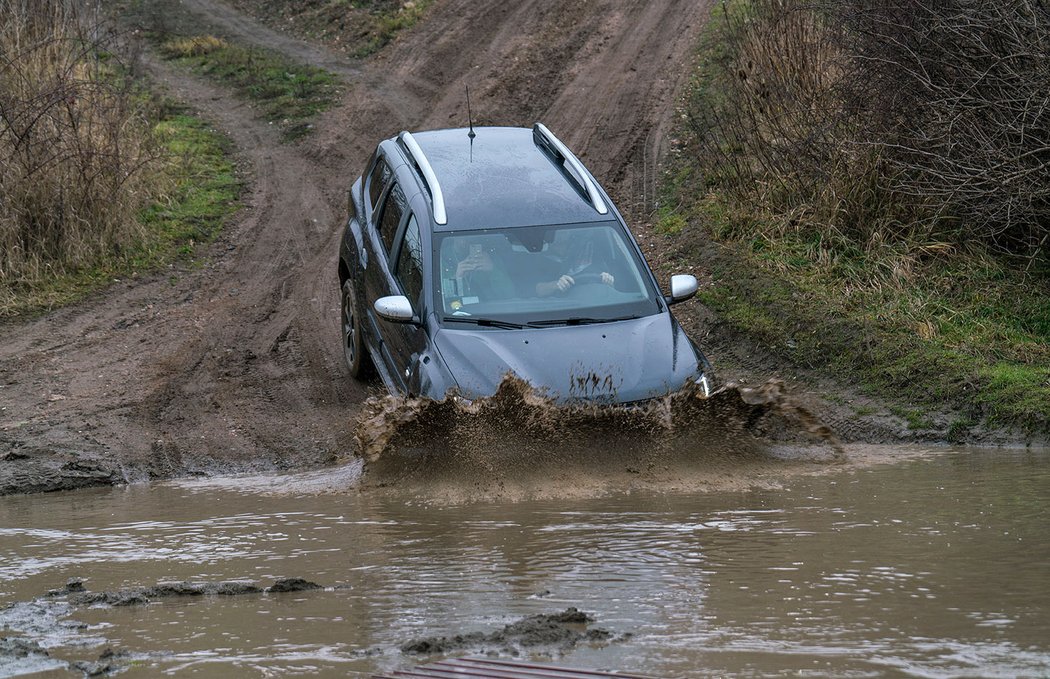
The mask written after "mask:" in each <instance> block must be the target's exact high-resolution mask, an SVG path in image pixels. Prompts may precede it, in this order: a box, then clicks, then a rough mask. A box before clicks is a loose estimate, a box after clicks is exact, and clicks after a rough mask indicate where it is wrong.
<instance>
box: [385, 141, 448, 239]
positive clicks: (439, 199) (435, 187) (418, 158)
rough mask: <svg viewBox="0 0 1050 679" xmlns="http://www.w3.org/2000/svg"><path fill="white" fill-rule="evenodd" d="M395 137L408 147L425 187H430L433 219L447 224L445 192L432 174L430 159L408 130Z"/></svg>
mask: <svg viewBox="0 0 1050 679" xmlns="http://www.w3.org/2000/svg"><path fill="white" fill-rule="evenodd" d="M397 138H398V139H399V140H400V141H401V143H402V144H404V145H405V148H406V149H408V153H409V155H410V156H412V160H414V161H415V163H416V166H417V167H419V172H420V174H422V175H423V181H424V182H426V185H427V188H428V189H430V202H431V205H432V206H433V208H434V221H435V222H437V223H438V224H448V215H447V214H446V213H445V194H443V193H441V184H438V179H437V175H436V174H434V168H433V167H431V166H430V161H429V160H427V157H426V155H424V153H423V149H421V148H419V144H418V143H416V140H415V139H413V138H412V134H411V133H410V132H402V133H401V134H399V135H398V136H397Z"/></svg>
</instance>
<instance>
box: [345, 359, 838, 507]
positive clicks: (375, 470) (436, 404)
mask: <svg viewBox="0 0 1050 679" xmlns="http://www.w3.org/2000/svg"><path fill="white" fill-rule="evenodd" d="M357 441H358V444H359V448H360V451H361V456H362V457H363V458H364V460H365V468H364V474H363V480H362V486H363V487H373V486H374V487H381V486H387V485H401V484H409V483H411V484H412V485H413V486H414V487H425V488H427V489H428V490H429V491H433V490H434V486H435V485H445V486H449V487H452V486H458V487H460V488H461V489H467V490H469V489H470V488H471V487H472V488H474V489H476V490H479V491H485V492H487V493H489V494H491V493H492V492H493V491H496V492H497V494H498V493H499V491H506V492H508V493H509V492H511V489H512V488H515V487H517V488H520V487H522V486H523V485H529V483H530V482H531V481H537V482H542V484H543V485H544V487H545V488H546V490H547V491H550V492H554V488H556V487H557V484H553V485H551V484H549V482H550V481H552V479H553V480H556V479H557V478H558V477H559V476H561V477H562V478H563V479H565V480H569V481H570V485H571V484H572V483H573V480H580V479H581V478H583V477H586V478H587V479H589V480H599V481H600V479H601V477H602V476H603V475H617V476H623V475H626V476H627V477H628V478H630V477H632V476H633V477H636V478H638V479H646V478H647V479H650V480H652V479H655V478H657V477H659V476H661V475H664V474H667V473H672V472H675V471H681V470H687V469H700V470H704V471H706V472H708V473H709V474H711V475H714V474H717V473H718V472H719V470H726V471H727V472H729V471H731V470H736V471H739V470H740V469H741V468H742V466H746V465H748V464H749V463H755V462H769V461H770V460H771V459H772V456H773V454H774V452H775V451H777V450H782V449H783V444H786V443H795V444H802V445H800V446H799V447H798V448H797V450H805V453H803V454H804V455H805V456H806V458H807V459H819V460H821V461H826V462H839V461H842V460H843V459H844V457H845V452H844V450H843V448H842V446H841V445H840V443H839V441H838V439H837V437H836V436H835V433H834V432H833V431H832V430H831V429H830V428H829V427H828V426H826V425H825V424H823V423H822V422H821V420H820V418H819V417H818V416H817V415H815V414H814V413H812V412H811V411H810V410H809V409H808V408H806V407H805V406H804V405H802V404H801V403H799V402H798V401H797V400H796V399H795V398H794V397H793V396H792V395H791V394H790V393H788V391H787V390H786V389H785V387H784V385H783V383H782V382H779V381H776V380H771V381H769V382H766V383H765V384H762V385H761V386H758V387H738V386H734V385H728V386H726V387H724V388H722V389H720V390H718V391H717V392H715V393H713V394H711V395H710V396H707V395H705V394H704V393H703V392H702V391H701V390H700V389H699V388H698V387H690V388H687V389H684V390H682V391H679V392H677V393H675V394H672V395H670V396H668V397H665V398H663V399H659V400H655V401H651V402H649V403H646V404H644V405H642V406H637V407H623V406H607V405H598V404H578V405H573V404H570V405H561V404H558V403H556V402H555V401H553V400H552V399H550V398H547V397H545V396H544V395H543V394H540V393H537V392H536V391H534V390H533V389H532V388H530V386H529V385H528V384H527V383H526V382H523V381H522V380H520V379H517V378H515V377H513V376H508V377H507V378H505V379H504V380H503V382H502V383H501V385H500V387H499V389H498V390H497V392H496V394H495V395H494V396H493V397H491V398H487V399H480V400H478V401H474V402H467V401H465V400H463V399H460V398H458V397H456V396H455V395H449V396H448V397H446V398H445V399H443V400H441V401H432V400H424V399H403V398H395V397H389V396H387V397H379V398H373V399H371V400H369V401H368V402H367V403H366V405H365V408H364V411H363V414H362V415H361V417H360V419H359V420H358V423H357ZM799 455H800V454H799V453H793V454H792V455H789V456H788V457H796V458H797V457H799Z"/></svg>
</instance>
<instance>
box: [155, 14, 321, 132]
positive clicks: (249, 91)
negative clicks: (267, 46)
mask: <svg viewBox="0 0 1050 679" xmlns="http://www.w3.org/2000/svg"><path fill="white" fill-rule="evenodd" d="M160 49H161V53H162V54H163V55H164V56H165V57H167V58H168V59H171V60H172V61H174V62H176V63H178V64H181V65H183V66H186V67H188V68H190V69H191V70H192V71H193V72H194V73H197V74H198V75H201V76H204V77H206V78H209V79H212V80H214V81H215V82H217V83H218V84H220V85H222V86H224V87H228V88H230V89H231V90H233V91H234V92H235V93H236V94H237V95H238V96H239V97H241V98H243V99H247V100H249V101H252V102H254V103H256V104H257V105H258V108H259V112H260V115H261V117H262V118H263V119H264V120H267V121H270V122H272V123H276V124H278V125H280V126H281V131H282V134H283V136H284V138H285V139H286V140H291V139H296V138H298V137H300V136H302V135H303V134H306V133H308V132H309V131H310V129H311V127H312V126H311V124H310V119H311V118H312V117H313V116H315V115H317V114H318V113H320V112H321V111H324V110H325V109H327V108H330V107H331V106H332V105H333V104H334V103H335V101H336V98H337V96H338V93H339V87H338V81H337V79H336V77H335V76H334V75H333V74H331V73H329V72H327V71H325V70H323V69H320V68H314V67H312V66H307V65H304V64H299V63H296V62H294V61H292V60H291V59H289V58H287V57H285V56H283V55H281V54H279V53H277V52H272V51H269V50H262V49H256V48H252V47H245V46H244V45H239V44H235V43H231V42H228V41H226V40H224V39H222V38H218V37H215V36H211V35H199V36H187V37H170V38H167V39H164V40H162V42H161V43H160Z"/></svg>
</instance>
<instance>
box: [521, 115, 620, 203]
mask: <svg viewBox="0 0 1050 679" xmlns="http://www.w3.org/2000/svg"><path fill="white" fill-rule="evenodd" d="M532 138H533V141H536V142H540V141H541V140H542V142H543V145H544V146H545V147H546V148H548V149H550V151H551V152H552V153H553V154H554V155H556V156H558V157H559V158H561V160H562V162H563V163H567V164H568V165H569V167H570V168H572V171H573V173H574V174H576V176H577V177H579V179H580V183H581V184H582V186H583V190H584V191H585V192H586V193H587V198H588V199H589V200H590V201H591V205H592V206H593V207H594V209H595V210H597V211H598V214H600V215H604V214H607V213H608V212H609V208H608V207H607V206H606V205H605V201H604V200H603V199H602V194H601V193H600V192H599V191H598V186H597V185H596V184H595V183H594V181H592V180H591V175H590V174H588V173H587V170H586V169H584V167H583V163H581V162H580V159H579V158H577V157H576V156H574V155H573V154H572V151H570V150H569V148H568V147H567V146H565V144H563V143H561V140H560V139H558V138H557V137H555V136H554V135H553V134H552V133H551V131H550V130H548V129H547V127H546V126H545V125H544V124H543V123H536V124H535V125H533V126H532Z"/></svg>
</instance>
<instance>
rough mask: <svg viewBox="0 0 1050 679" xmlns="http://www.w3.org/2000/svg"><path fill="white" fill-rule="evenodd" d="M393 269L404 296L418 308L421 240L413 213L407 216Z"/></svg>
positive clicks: (420, 290)
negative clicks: (399, 249)
mask: <svg viewBox="0 0 1050 679" xmlns="http://www.w3.org/2000/svg"><path fill="white" fill-rule="evenodd" d="M395 271H396V276H397V281H398V283H400V284H401V290H402V292H404V293H405V297H408V299H409V300H410V301H411V302H412V306H413V307H415V308H419V303H420V298H421V297H422V295H423V240H422V239H421V238H420V235H419V225H418V224H417V223H416V216H415V215H411V216H409V218H408V224H407V225H406V226H405V237H404V239H403V240H402V241H401V251H400V252H399V253H398V255H397V268H396V269H395Z"/></svg>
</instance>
